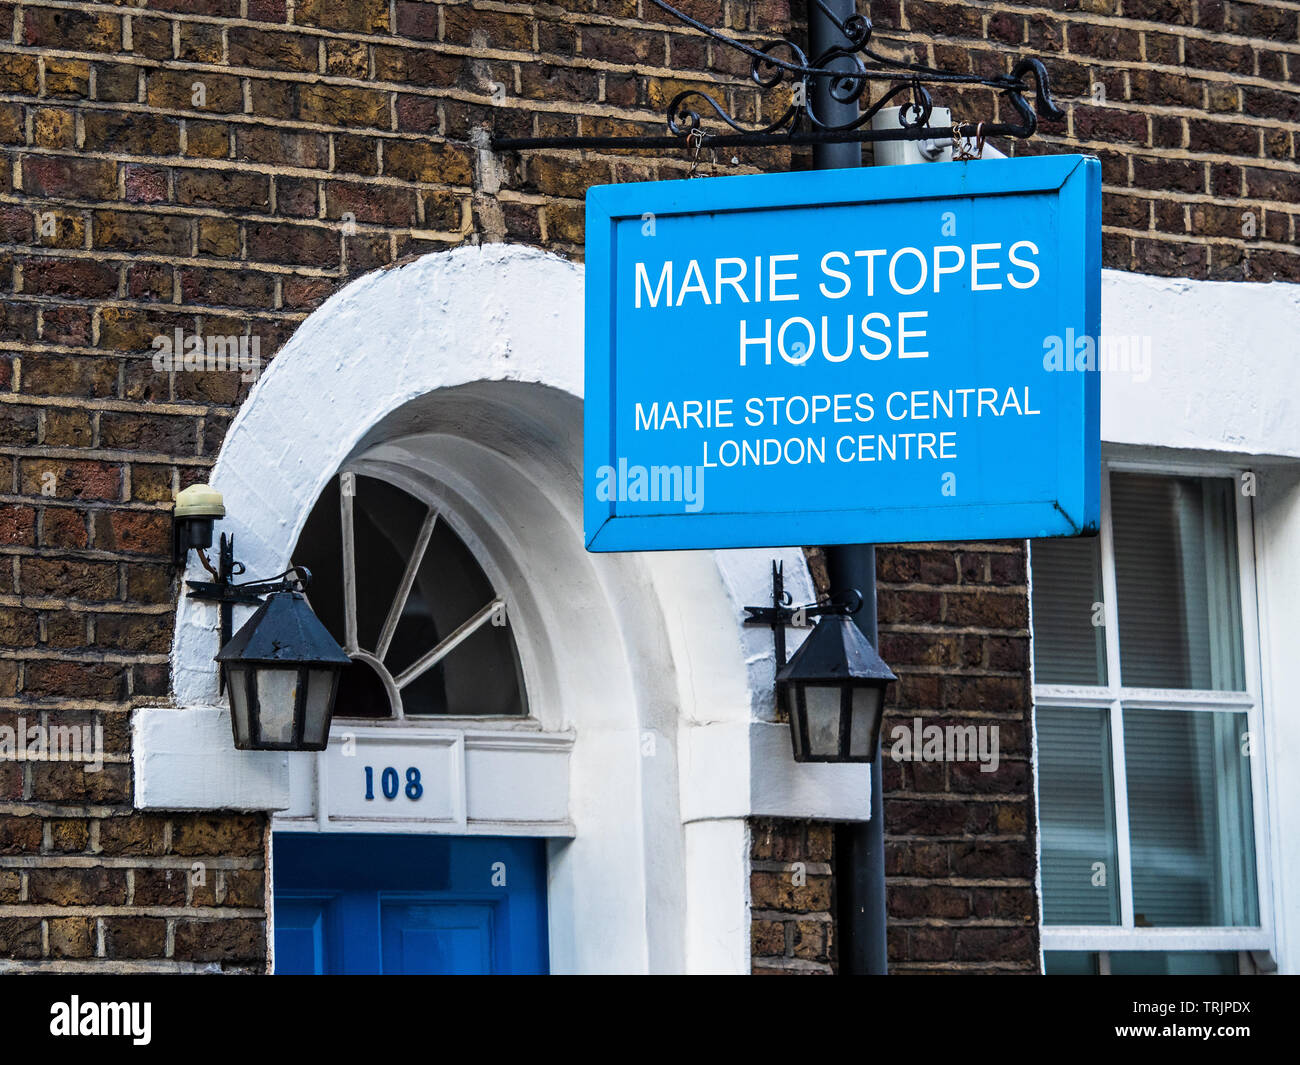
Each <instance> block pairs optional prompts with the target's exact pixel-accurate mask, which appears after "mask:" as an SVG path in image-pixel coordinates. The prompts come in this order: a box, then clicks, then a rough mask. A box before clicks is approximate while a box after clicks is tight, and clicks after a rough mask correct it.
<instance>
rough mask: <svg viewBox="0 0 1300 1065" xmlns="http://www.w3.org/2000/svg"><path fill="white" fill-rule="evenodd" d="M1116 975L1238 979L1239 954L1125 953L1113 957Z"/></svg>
mask: <svg viewBox="0 0 1300 1065" xmlns="http://www.w3.org/2000/svg"><path fill="white" fill-rule="evenodd" d="M1110 972H1111V975H1112V976H1236V975H1237V955H1236V952H1235V951H1227V952H1222V953H1217V952H1216V953H1211V952H1210V951H1191V950H1186V951H1177V952H1173V953H1170V952H1166V951H1163V950H1124V951H1115V952H1113V953H1112V954H1111V956H1110Z"/></svg>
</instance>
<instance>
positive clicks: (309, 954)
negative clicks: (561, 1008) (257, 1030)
mask: <svg viewBox="0 0 1300 1065" xmlns="http://www.w3.org/2000/svg"><path fill="white" fill-rule="evenodd" d="M273 847H274V867H273V871H272V875H273V879H274V883H275V970H276V972H277V973H285V974H308V973H314V974H329V973H421V974H457V975H468V974H473V973H542V972H546V971H547V944H546V929H547V923H546V851H545V842H544V841H542V840H530V839H494V838H478V837H475V838H461V837H448V836H401V835H363V834H344V833H321V834H310V835H309V834H294V833H280V832H277V833H276V834H275V836H274V838H273Z"/></svg>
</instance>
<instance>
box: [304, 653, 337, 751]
mask: <svg viewBox="0 0 1300 1065" xmlns="http://www.w3.org/2000/svg"><path fill="white" fill-rule="evenodd" d="M338 676H339V671H338V670H337V669H311V670H308V671H307V705H306V709H305V711H304V713H305V714H306V720H305V721H304V722H303V729H302V740H303V743H306V744H310V745H311V746H314V747H315V746H321V745H322V744H324V743H325V741H326V739H328V737H329V729H330V708H331V706H332V705H333V702H334V688H335V685H336V684H337V682H338Z"/></svg>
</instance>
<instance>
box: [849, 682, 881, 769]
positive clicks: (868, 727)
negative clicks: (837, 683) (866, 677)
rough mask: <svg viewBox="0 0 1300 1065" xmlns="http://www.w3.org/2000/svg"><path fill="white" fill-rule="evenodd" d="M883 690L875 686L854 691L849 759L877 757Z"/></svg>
mask: <svg viewBox="0 0 1300 1065" xmlns="http://www.w3.org/2000/svg"><path fill="white" fill-rule="evenodd" d="M884 696H885V692H884V689H883V688H878V687H876V686H875V685H871V686H869V687H868V686H865V685H863V686H859V687H855V688H854V689H853V697H852V699H853V701H852V711H853V718H852V721H851V723H850V724H849V757H850V758H874V757H875V755H876V751H875V745H874V743H873V742H872V741H873V740H874V738H875V732H876V728H877V722H879V721H880V709H881V704H882V703H883V702H884Z"/></svg>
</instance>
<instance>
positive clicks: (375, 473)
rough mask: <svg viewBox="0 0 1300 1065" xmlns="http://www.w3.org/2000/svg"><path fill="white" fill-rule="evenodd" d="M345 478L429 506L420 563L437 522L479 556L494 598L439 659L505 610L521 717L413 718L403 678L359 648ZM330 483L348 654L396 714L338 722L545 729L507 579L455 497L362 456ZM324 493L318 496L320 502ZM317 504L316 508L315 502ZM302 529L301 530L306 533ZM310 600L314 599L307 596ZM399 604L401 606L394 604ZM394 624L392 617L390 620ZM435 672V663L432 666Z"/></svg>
mask: <svg viewBox="0 0 1300 1065" xmlns="http://www.w3.org/2000/svg"><path fill="white" fill-rule="evenodd" d="M345 476H352V477H370V478H373V479H375V480H379V481H383V482H385V483H387V484H389V485H391V486H392V487H394V488H397V489H399V490H400V491H402V492H405V493H406V494H407V495H409V496H411V498H413V499H415V500H416V501H417V502H419V503H422V504H423V505H424V506H425V508H426V516H425V527H424V528H423V529H422V530H421V535H420V539H419V541H418V543H417V545H416V548H417V550H416V552H415V554H414V555H413V556H412V557H413V558H415V559H416V564H417V565H418V560H419V558H420V557H422V555H423V552H424V550H425V549H426V548H427V547H428V535H426V534H431V533H432V531H433V525H434V524H435V523H437V522H443V523H445V524H446V525H447V526H448V527H449V528H450V529H451V531H452V532H453V533H454V534H455V535H456V536H457V537H458V538H459V539H460V541H461V542H462V543H463V544H464V545H465V547H466V549H467V550H468V551H469V552H470V554H471V555H473V556H474V560H475V561H476V562H477V563H478V564H479V566H480V567H482V569H483V572H484V575H485V576H486V577H487V579H488V582H489V583H490V584H491V585H492V589H493V593H494V595H493V598H492V600H491V601H489V602H488V603H486V604H485V605H484V606H483V607H482V608H481V609H480V610H478V611H477V612H476V613H475V614H474V615H472V616H471V617H470V618H469V619H467V620H466V622H464V623H463V624H462V625H461V626H460V628H459V629H457V630H456V631H455V632H453V633H451V634H449V635H448V637H446V638H444V640H443V641H442V644H440V645H439V647H441V646H442V645H450V646H447V647H446V649H445V653H444V654H443V655H442V656H441V657H440V658H439V659H438V660H437V661H441V659H442V658H445V657H447V656H448V655H450V654H453V653H455V651H456V649H457V647H458V646H459V645H460V643H461V642H462V641H463V640H464V639H467V638H468V637H469V636H471V635H473V633H474V632H476V631H478V629H480V628H482V627H483V626H484V625H486V624H488V623H489V621H490V612H491V611H492V610H493V609H494V608H497V607H500V608H501V609H503V610H504V611H505V615H506V617H507V618H509V619H510V620H509V625H510V626H511V627H512V629H513V630H514V631H512V633H511V639H512V641H513V643H514V649H515V655H516V656H517V660H518V669H519V685H520V695H521V698H522V701H523V706H524V712H523V713H522V714H429V715H425V714H419V715H411V716H408V715H407V714H406V712H405V710H404V708H403V706H402V700H401V688H400V686H398V685H397V680H398V678H397V677H395V676H393V675H392V674H391V673H390V671H389V670H388V668H387V667H386V666H385V665H384V663H383V661H382V659H381V658H376V657H375V655H374V654H373V653H372V652H371V651H370V650H366V649H361V648H358V647H357V632H356V624H357V596H358V594H359V593H358V589H357V584H356V572H355V564H356V548H355V541H354V526H353V514H352V512H353V507H354V499H355V492H353V493H344V492H343V490H342V478H343V477H345ZM331 479H332V480H333V481H336V482H338V483H339V488H340V491H339V525H340V532H341V540H342V558H341V559H340V565H341V578H342V582H343V615H344V626H345V632H344V637H345V638H344V645H343V646H344V651H345V652H346V653H347V654H348V655H349V656H350V657H353V658H356V659H358V660H360V661H363V662H365V663H366V664H367V665H369V666H371V668H373V669H375V671H376V673H377V674H378V676H379V678H380V680H381V682H382V683H383V685H384V688H385V690H386V691H387V693H388V696H389V703H390V707H391V709H392V716H391V717H386V718H377V717H349V716H348V715H346V714H342V713H336V714H335V715H334V721H335V722H336V723H339V724H346V725H347V726H348V727H364V728H398V729H401V728H415V729H424V730H428V729H456V730H464V729H474V728H482V727H484V726H490V727H492V728H493V729H506V730H518V729H523V730H526V731H535V730H538V729H540V728H541V720H540V718H539V717H538V716H537V712H536V710H535V709H534V707H533V703H532V699H531V698H530V693H531V685H530V684H529V676H530V674H529V663H528V662H527V661H526V659H525V646H524V644H525V641H524V639H523V634H522V633H521V632H520V631H519V629H518V624H517V621H516V618H517V614H515V613H514V612H512V610H511V603H510V599H509V596H508V594H507V593H505V592H502V591H501V589H502V588H503V587H505V586H506V584H507V582H506V578H505V575H504V574H503V573H502V572H501V569H500V568H499V567H498V566H497V564H496V560H495V559H494V558H493V557H492V554H491V552H489V551H487V550H486V548H485V545H484V544H483V543H482V542H481V541H480V540H479V539H478V537H477V536H475V535H474V534H473V532H472V531H471V530H470V529H469V528H468V527H467V526H466V524H465V523H464V522H463V521H461V520H460V518H459V515H458V514H457V511H456V506H455V502H454V500H453V499H451V498H448V497H446V496H444V495H443V494H442V493H440V492H437V491H435V490H434V489H433V488H432V487H431V486H430V485H429V484H427V483H425V481H424V480H423V479H421V478H419V477H417V476H412V475H411V474H410V472H409V471H407V470H406V469H404V468H403V467H401V466H399V465H396V464H393V463H389V462H385V461H383V460H377V459H372V458H366V457H362V458H357V459H353V460H351V461H349V462H345V463H344V464H343V466H342V467H340V468H339V469H338V470H336V471H335V472H334V473H333V474H332V475H331ZM319 496H320V493H319V492H318V493H317V498H318V499H319ZM313 505H314V504H313ZM301 533H302V530H301V529H300V530H299V531H298V535H301ZM407 561H408V571H407V573H406V575H405V577H404V578H403V587H402V588H400V589H399V591H398V596H399V598H400V599H401V601H402V604H404V602H405V599H406V597H407V596H409V594H410V586H409V585H408V584H406V578H407V577H410V578H412V579H413V578H414V573H413V572H412V570H411V568H410V565H409V564H410V561H411V560H410V559H408V560H407ZM308 602H310V595H308ZM394 605H399V604H394ZM389 620H391V618H390V619H389ZM389 635H390V636H391V634H389ZM435 650H438V648H437V647H435V648H430V651H435ZM429 668H432V664H431V665H430V666H429Z"/></svg>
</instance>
